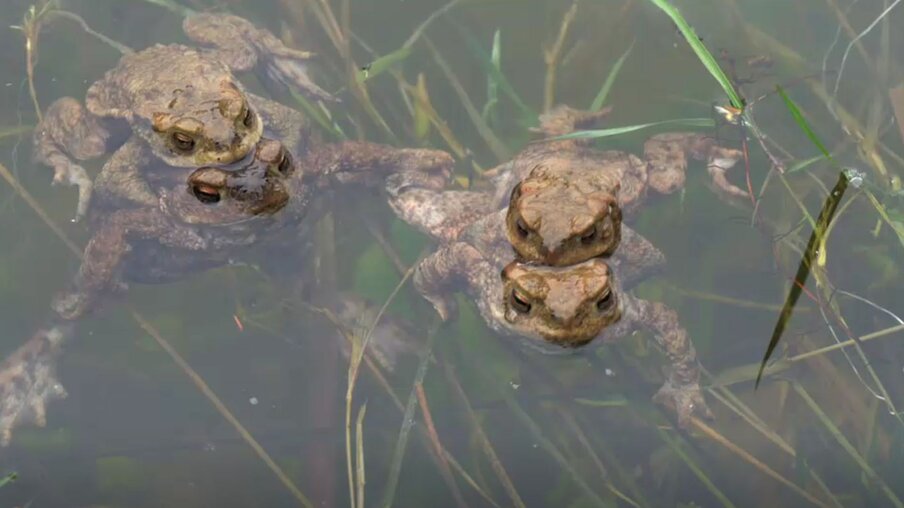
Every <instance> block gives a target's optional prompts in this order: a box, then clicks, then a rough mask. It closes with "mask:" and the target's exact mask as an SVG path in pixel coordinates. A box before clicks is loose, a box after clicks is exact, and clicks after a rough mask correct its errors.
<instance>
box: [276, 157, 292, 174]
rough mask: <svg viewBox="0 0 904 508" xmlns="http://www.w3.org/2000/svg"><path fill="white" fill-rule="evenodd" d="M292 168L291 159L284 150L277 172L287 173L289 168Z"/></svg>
mask: <svg viewBox="0 0 904 508" xmlns="http://www.w3.org/2000/svg"><path fill="white" fill-rule="evenodd" d="M291 168H292V159H291V158H290V157H289V154H288V153H286V152H283V153H282V157H281V158H280V160H279V166H277V169H279V172H280V173H281V174H283V175H288V174H289V170H290V169H291Z"/></svg>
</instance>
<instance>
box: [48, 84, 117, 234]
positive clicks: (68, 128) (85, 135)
mask: <svg viewBox="0 0 904 508" xmlns="http://www.w3.org/2000/svg"><path fill="white" fill-rule="evenodd" d="M110 127H111V126H110V125H107V124H106V122H105V121H104V120H103V119H100V118H98V117H96V116H94V115H92V114H91V113H90V112H88V110H87V109H85V107H84V106H82V104H81V103H79V102H78V101H77V100H76V99H73V98H72V97H63V98H62V99H58V100H57V101H55V102H54V103H53V104H51V105H50V107H48V108H47V112H46V113H44V118H43V120H42V121H41V123H40V124H38V126H37V128H35V132H34V158H35V160H36V161H37V162H41V163H43V164H46V165H48V166H51V167H52V168H53V183H54V184H66V185H75V186H78V190H79V196H78V206H77V207H76V213H75V220H76V221H77V220H79V219H81V218H82V217H84V216H85V212H86V211H87V210H88V204H89V203H90V201H91V192H92V182H91V178H90V177H89V176H88V173H87V172H86V171H85V168H83V167H82V166H80V165H79V164H77V163H76V162H75V160H89V159H95V158H97V157H100V156H102V155H104V154H105V153H107V151H108V150H109V149H110V148H111V146H110V145H112V144H113V143H112V135H111V131H112V129H111V128H110ZM73 159H75V160H73Z"/></svg>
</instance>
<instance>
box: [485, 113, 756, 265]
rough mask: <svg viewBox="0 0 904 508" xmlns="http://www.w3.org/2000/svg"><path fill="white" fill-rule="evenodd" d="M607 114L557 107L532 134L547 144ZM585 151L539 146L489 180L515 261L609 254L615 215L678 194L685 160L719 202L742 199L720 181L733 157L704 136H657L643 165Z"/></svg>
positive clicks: (582, 145) (562, 261)
mask: <svg viewBox="0 0 904 508" xmlns="http://www.w3.org/2000/svg"><path fill="white" fill-rule="evenodd" d="M607 112H608V111H607V110H604V111H600V112H595V113H590V112H583V111H578V110H575V109H572V108H569V107H567V106H558V107H556V108H555V109H553V110H552V111H550V112H549V113H546V114H544V115H542V116H541V117H540V128H539V130H540V132H542V133H543V134H544V135H545V136H547V137H555V136H561V135H564V134H569V133H571V132H573V131H574V130H576V129H582V128H588V127H590V126H592V125H593V124H594V123H596V122H598V121H599V120H600V119H601V118H602V117H604V116H605V114H606V113H607ZM589 144H590V141H589V140H582V139H566V140H552V141H539V142H537V143H533V144H531V145H529V146H528V147H527V148H525V149H524V150H523V151H522V152H521V153H519V154H518V155H517V156H516V157H515V158H514V159H513V160H512V161H509V162H507V163H505V164H502V165H500V166H499V167H497V168H495V169H494V170H491V171H490V172H489V175H490V176H492V177H493V178H494V185H495V188H496V202H497V205H498V206H499V207H500V208H501V207H503V206H506V205H508V206H509V214H508V216H507V220H506V224H507V227H508V236H509V241H511V243H512V246H513V247H514V248H515V250H516V252H518V254H519V256H521V257H522V258H523V259H525V260H527V261H532V262H538V263H543V264H548V265H554V266H567V265H570V264H573V263H576V262H580V261H584V260H586V259H590V258H591V257H595V256H605V255H609V254H611V253H612V252H614V250H615V248H616V247H617V246H618V225H619V224H620V223H621V219H622V214H625V215H628V216H630V215H631V214H632V213H633V212H634V211H635V210H637V208H638V207H640V206H641V205H642V204H643V200H644V198H645V197H646V195H647V194H648V192H649V191H650V190H652V191H654V192H656V193H660V194H668V193H672V192H675V191H677V190H679V189H681V188H682V187H683V186H684V182H685V173H686V170H687V158H688V157H689V156H690V157H692V158H694V159H698V160H705V161H706V164H707V170H708V171H709V173H710V175H711V177H712V179H713V183H714V188H715V190H716V192H717V193H718V194H719V195H721V196H724V197H726V198H737V197H739V196H740V197H744V196H746V193H745V192H744V191H742V190H741V189H740V188H738V187H736V186H734V185H733V184H731V183H729V182H728V180H727V179H726V177H725V172H726V171H727V170H728V169H730V168H731V167H732V166H734V165H735V163H736V162H737V161H738V160H739V159H740V157H741V152H740V151H738V150H734V149H731V148H724V147H721V146H718V145H717V144H716V142H715V140H714V139H713V138H711V137H708V136H706V135H702V134H693V133H666V134H658V135H656V136H653V137H651V138H650V139H649V140H647V142H646V143H645V144H644V158H643V159H641V158H639V157H637V156H635V155H632V154H629V153H625V152H618V151H600V150H595V149H593V148H591V147H590V146H589Z"/></svg>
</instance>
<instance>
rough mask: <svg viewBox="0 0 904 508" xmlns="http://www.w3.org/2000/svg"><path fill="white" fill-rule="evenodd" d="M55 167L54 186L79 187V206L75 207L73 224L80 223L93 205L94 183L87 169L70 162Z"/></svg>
mask: <svg viewBox="0 0 904 508" xmlns="http://www.w3.org/2000/svg"><path fill="white" fill-rule="evenodd" d="M59 162H60V163H58V164H54V166H53V182H52V185H60V184H62V185H74V186H76V187H78V204H76V205H75V217H73V218H72V222H78V221H80V220H82V219H83V218H84V217H85V214H87V213H88V205H90V204H91V195H92V193H93V192H94V182H93V181H92V180H91V177H89V176H88V172H87V171H85V168H83V167H81V166H79V165H78V164H76V163H74V162H70V161H65V162H63V161H59Z"/></svg>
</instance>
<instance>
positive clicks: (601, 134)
mask: <svg viewBox="0 0 904 508" xmlns="http://www.w3.org/2000/svg"><path fill="white" fill-rule="evenodd" d="M664 125H681V126H683V127H715V125H716V122H715V121H713V119H712V118H676V119H673V120H662V121H660V122H651V123H642V124H637V125H628V126H625V127H612V128H609V129H593V130H586V131H576V132H572V133H570V134H564V135H562V136H556V137H554V138H549V139H548V141H558V140H562V139H598V138H608V137H612V136H620V135H622V134H628V133H630V132H636V131H639V130H643V129H649V128H651V127H661V126H664Z"/></svg>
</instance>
